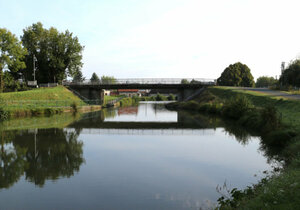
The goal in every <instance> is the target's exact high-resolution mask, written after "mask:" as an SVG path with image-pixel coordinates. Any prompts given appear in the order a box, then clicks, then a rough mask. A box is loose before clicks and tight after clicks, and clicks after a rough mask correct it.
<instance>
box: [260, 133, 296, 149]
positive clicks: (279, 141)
mask: <svg viewBox="0 0 300 210" xmlns="http://www.w3.org/2000/svg"><path fill="white" fill-rule="evenodd" d="M296 135H297V134H296V132H295V131H293V130H277V131H271V132H270V133H268V134H267V135H265V136H263V138H262V140H263V142H264V143H265V144H267V145H270V146H276V147H277V146H278V147H284V146H286V145H288V144H289V143H290V142H291V140H292V138H294V137H295V136H296Z"/></svg>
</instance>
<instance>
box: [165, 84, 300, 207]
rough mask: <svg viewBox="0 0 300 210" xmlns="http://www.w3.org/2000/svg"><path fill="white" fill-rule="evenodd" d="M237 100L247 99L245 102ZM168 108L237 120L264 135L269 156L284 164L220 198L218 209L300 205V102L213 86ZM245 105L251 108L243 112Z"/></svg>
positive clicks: (266, 151) (263, 147) (264, 143)
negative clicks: (251, 183)
mask: <svg viewBox="0 0 300 210" xmlns="http://www.w3.org/2000/svg"><path fill="white" fill-rule="evenodd" d="M239 98H240V99H243V100H238V99H239ZM235 101H236V102H239V101H245V104H244V105H243V104H241V103H234V102H235ZM246 102H247V103H246ZM248 105H249V106H248ZM168 107H169V108H171V109H184V110H195V111H199V112H206V113H214V114H218V115H220V116H223V117H225V118H226V117H228V118H231V119H235V120H236V122H237V123H238V124H240V125H243V126H245V127H246V128H248V129H251V130H253V131H255V132H256V133H257V134H260V136H261V142H260V144H261V148H262V149H263V150H262V151H263V152H264V155H265V156H267V157H268V158H270V159H271V160H272V159H275V160H280V161H281V162H282V163H284V167H283V168H282V169H280V170H279V172H275V173H274V174H271V175H269V176H268V177H266V178H263V179H262V180H261V181H260V182H259V183H258V184H254V185H252V186H249V187H247V188H246V189H244V190H238V189H233V190H232V191H231V192H229V195H228V196H227V197H225V198H224V197H220V199H219V204H220V206H219V207H217V209H297V208H299V206H300V152H299V151H300V101H298V100H290V99H286V98H281V97H273V96H270V95H267V94H264V93H261V92H255V91H249V90H241V89H237V88H232V87H211V88H209V89H208V90H207V91H205V92H203V94H201V95H200V96H199V97H198V98H196V99H195V101H189V102H177V103H171V104H168V105H167V108H168ZM243 107H244V108H247V107H248V108H247V109H245V111H244V112H243V113H239V110H241V108H243ZM274 110H275V111H274ZM276 110H277V111H279V113H280V115H281V116H278V114H277V111H276ZM281 122H282V123H281Z"/></svg>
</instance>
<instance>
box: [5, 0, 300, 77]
mask: <svg viewBox="0 0 300 210" xmlns="http://www.w3.org/2000/svg"><path fill="white" fill-rule="evenodd" d="M299 8H300V1H299V0H282V1H277V0H249V1H248V0H94V1H93V0H82V1H78V0H77V1H76V0H64V1H62V0H51V1H50V0H49V1H45V0H26V1H25V0H9V1H7V0H0V10H1V12H0V27H5V28H7V29H8V30H10V31H11V32H13V33H14V34H16V35H17V36H18V37H20V36H21V35H22V30H23V29H24V28H25V27H27V26H30V25H31V24H32V23H36V22H38V21H40V22H42V23H43V25H44V27H46V28H49V27H50V26H54V27H56V28H57V29H58V30H60V31H64V30H67V29H68V30H69V31H71V32H73V34H74V35H76V36H77V37H78V38H79V41H80V43H81V44H82V45H84V46H85V50H84V52H83V62H84V66H83V74H84V76H86V77H87V78H89V77H90V76H91V74H92V73H93V72H96V73H97V74H98V75H99V76H101V75H110V76H115V77H117V78H136V77H171V78H174V77H175V78H180V77H188V78H193V77H194V78H195V77H197V78H212V79H214V78H217V77H219V76H220V74H221V72H222V71H223V70H224V69H225V68H226V67H227V66H228V65H229V64H231V63H235V62H238V61H240V62H242V63H245V64H247V65H248V66H249V68H250V69H251V72H252V74H253V76H254V77H255V78H257V77H259V76H263V75H268V76H275V75H279V74H280V65H281V62H282V61H285V62H289V61H291V60H292V59H295V58H296V57H298V56H299V55H300V27H299V25H300V12H299Z"/></svg>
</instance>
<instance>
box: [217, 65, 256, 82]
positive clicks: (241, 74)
mask: <svg viewBox="0 0 300 210" xmlns="http://www.w3.org/2000/svg"><path fill="white" fill-rule="evenodd" d="M217 83H218V85H224V86H242V87H253V86H254V80H253V76H252V74H251V72H250V69H249V67H248V66H247V65H245V64H242V63H240V62H238V63H235V64H231V65H229V66H228V67H227V68H226V69H225V70H224V71H223V72H222V74H221V76H220V77H219V78H218V80H217Z"/></svg>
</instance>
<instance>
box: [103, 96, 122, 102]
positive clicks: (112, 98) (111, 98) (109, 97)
mask: <svg viewBox="0 0 300 210" xmlns="http://www.w3.org/2000/svg"><path fill="white" fill-rule="evenodd" d="M120 97H122V96H104V100H105V101H111V100H115V99H118V98H120Z"/></svg>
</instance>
